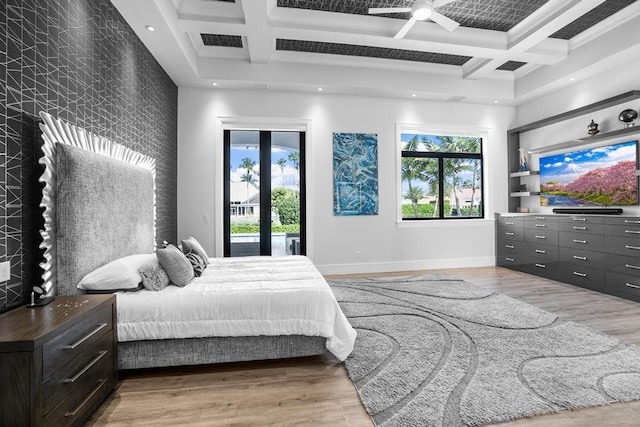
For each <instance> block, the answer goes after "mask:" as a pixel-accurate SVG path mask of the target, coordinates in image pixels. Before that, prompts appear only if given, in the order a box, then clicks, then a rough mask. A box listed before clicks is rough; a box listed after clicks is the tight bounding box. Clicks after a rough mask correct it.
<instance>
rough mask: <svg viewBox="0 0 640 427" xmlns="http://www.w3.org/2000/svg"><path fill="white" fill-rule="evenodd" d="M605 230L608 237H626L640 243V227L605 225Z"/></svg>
mask: <svg viewBox="0 0 640 427" xmlns="http://www.w3.org/2000/svg"><path fill="white" fill-rule="evenodd" d="M604 230H605V234H607V235H608V236H625V237H629V238H632V239H634V238H635V239H637V240H639V241H640V225H628V226H624V225H605V226H604Z"/></svg>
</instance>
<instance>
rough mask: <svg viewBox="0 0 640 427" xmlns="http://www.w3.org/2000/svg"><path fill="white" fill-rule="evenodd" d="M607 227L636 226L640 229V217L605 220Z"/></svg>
mask: <svg viewBox="0 0 640 427" xmlns="http://www.w3.org/2000/svg"><path fill="white" fill-rule="evenodd" d="M605 224H607V225H619V226H623V227H629V226H636V227H640V217H633V216H611V217H607V219H606V220H605Z"/></svg>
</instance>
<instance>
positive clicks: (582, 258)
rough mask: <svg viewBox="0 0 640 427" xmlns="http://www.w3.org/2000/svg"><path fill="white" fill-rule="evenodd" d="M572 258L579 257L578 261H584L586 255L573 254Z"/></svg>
mask: <svg viewBox="0 0 640 427" xmlns="http://www.w3.org/2000/svg"><path fill="white" fill-rule="evenodd" d="M573 259H579V260H580V261H586V260H587V257H586V256H580V255H574V256H573Z"/></svg>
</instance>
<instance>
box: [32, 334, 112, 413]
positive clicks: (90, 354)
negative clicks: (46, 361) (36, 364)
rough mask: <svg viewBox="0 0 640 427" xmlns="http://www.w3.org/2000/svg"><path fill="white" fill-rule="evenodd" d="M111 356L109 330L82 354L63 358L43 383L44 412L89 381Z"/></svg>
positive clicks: (110, 335) (47, 411)
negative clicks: (53, 372)
mask: <svg viewBox="0 0 640 427" xmlns="http://www.w3.org/2000/svg"><path fill="white" fill-rule="evenodd" d="M113 357H114V356H113V334H112V331H110V330H109V331H107V332H106V333H103V334H102V336H100V338H99V339H97V340H94V341H93V342H92V343H91V344H90V345H89V347H87V348H85V350H84V351H83V352H82V354H79V355H77V356H76V357H74V358H73V359H69V360H65V361H64V363H62V364H61V365H60V366H59V367H58V369H57V370H56V371H55V374H54V375H53V376H52V377H51V378H50V379H48V380H47V381H45V382H44V384H43V391H44V393H43V405H44V413H45V414H47V413H49V411H51V410H52V409H53V408H54V407H55V406H56V405H58V404H59V403H60V402H62V401H63V400H64V399H66V398H67V397H68V396H69V395H71V394H72V393H74V392H75V391H76V390H77V389H78V388H79V387H82V385H83V384H84V383H85V382H86V381H90V380H91V378H93V377H94V376H95V370H96V368H97V367H98V366H99V365H100V363H101V362H102V361H103V360H106V359H112V360H113Z"/></svg>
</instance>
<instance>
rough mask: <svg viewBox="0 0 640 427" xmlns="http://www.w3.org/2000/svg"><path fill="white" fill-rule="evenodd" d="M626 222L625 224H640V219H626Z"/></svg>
mask: <svg viewBox="0 0 640 427" xmlns="http://www.w3.org/2000/svg"><path fill="white" fill-rule="evenodd" d="M624 223H625V224H640V221H635V220H631V219H625V220H624Z"/></svg>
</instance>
